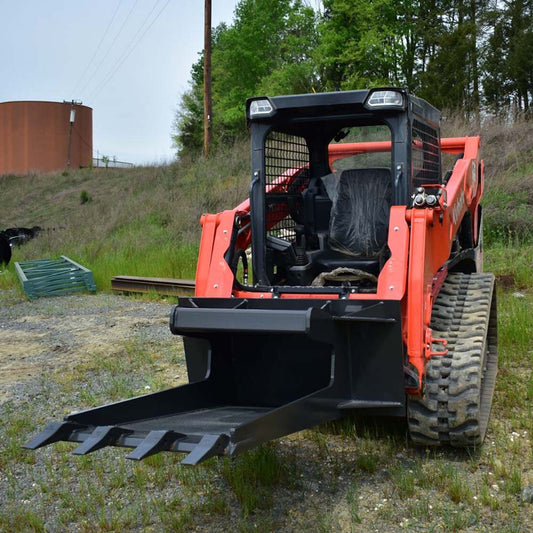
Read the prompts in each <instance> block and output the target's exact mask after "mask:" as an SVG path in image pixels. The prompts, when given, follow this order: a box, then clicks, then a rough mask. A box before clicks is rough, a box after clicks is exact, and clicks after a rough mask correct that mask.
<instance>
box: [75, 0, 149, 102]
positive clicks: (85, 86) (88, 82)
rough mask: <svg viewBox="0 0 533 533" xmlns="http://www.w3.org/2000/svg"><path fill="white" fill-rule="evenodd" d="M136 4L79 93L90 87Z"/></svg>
mask: <svg viewBox="0 0 533 533" xmlns="http://www.w3.org/2000/svg"><path fill="white" fill-rule="evenodd" d="M158 1H159V0H158ZM138 3H139V0H135V2H134V3H133V5H132V6H131V8H130V10H129V11H128V14H127V15H126V18H125V19H124V20H123V21H122V24H121V26H120V28H119V30H118V31H117V33H116V34H115V37H114V38H113V40H112V41H111V44H110V45H109V46H108V47H107V51H106V52H105V54H104V56H103V57H102V59H101V60H100V62H99V63H98V65H97V67H96V68H95V69H94V71H93V73H92V76H91V77H90V78H89V79H88V80H87V82H86V83H85V85H84V86H83V87H82V88H81V90H80V92H83V91H84V90H85V89H86V88H87V87H88V86H89V85H90V83H91V82H92V81H93V79H94V77H95V76H96V74H97V73H98V71H99V70H100V67H101V66H102V65H103V63H104V61H105V60H106V59H107V56H108V55H109V53H110V52H111V50H112V49H113V47H114V45H115V43H116V42H117V39H118V38H119V36H120V34H121V33H122V30H123V29H124V27H125V26H126V23H127V22H128V20H129V18H130V16H131V14H132V13H133V10H134V9H135V7H136V6H137V4H138Z"/></svg>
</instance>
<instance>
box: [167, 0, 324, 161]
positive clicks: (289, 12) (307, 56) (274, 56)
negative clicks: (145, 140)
mask: <svg viewBox="0 0 533 533" xmlns="http://www.w3.org/2000/svg"><path fill="white" fill-rule="evenodd" d="M315 28H316V21H315V13H314V11H313V10H312V9H311V8H309V7H307V6H306V5H305V4H304V3H303V2H302V0H241V1H240V2H239V3H238V4H237V7H236V9H235V20H234V22H233V24H232V25H231V26H225V25H221V26H219V27H218V28H216V30H215V32H214V34H213V43H212V94H213V126H212V127H213V133H214V142H215V144H216V142H217V141H218V142H219V143H220V142H225V141H227V140H231V139H233V138H235V137H236V136H239V135H241V134H243V133H244V132H245V121H244V110H245V101H246V99H247V98H249V97H251V96H254V95H257V94H260V93H264V92H268V93H271V94H272V93H277V94H283V93H284V94H287V93H296V92H306V91H311V90H312V89H313V87H314V85H315V77H314V76H313V72H314V69H313V67H312V64H311V51H312V48H313V47H314V43H315V41H316V37H315ZM199 66H201V60H200V61H199V62H198V63H196V64H195V65H194V66H193V69H192V72H191V74H192V80H191V88H190V90H189V91H187V93H185V94H184V95H183V97H182V99H181V102H180V106H179V110H178V114H177V118H176V121H175V126H174V127H175V129H176V132H177V133H176V135H175V137H174V139H175V143H176V145H177V146H178V148H179V149H180V150H191V151H197V150H198V148H199V145H198V132H199V131H200V129H199V128H200V127H201V124H200V125H199V124H198V122H199V121H200V120H201V115H200V114H199V110H201V109H202V105H203V95H202V92H201V87H202V84H203V73H202V74H201V73H200V72H199Z"/></svg>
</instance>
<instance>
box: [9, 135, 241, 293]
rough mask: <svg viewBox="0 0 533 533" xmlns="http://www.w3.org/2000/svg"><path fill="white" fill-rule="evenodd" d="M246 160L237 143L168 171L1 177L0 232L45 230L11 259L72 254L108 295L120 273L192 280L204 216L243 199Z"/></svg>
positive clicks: (143, 169) (85, 171) (86, 171)
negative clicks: (206, 159) (205, 157)
mask: <svg viewBox="0 0 533 533" xmlns="http://www.w3.org/2000/svg"><path fill="white" fill-rule="evenodd" d="M248 160H249V150H248V147H247V146H246V145H238V146H234V147H230V148H227V149H226V150H224V151H222V152H220V153H218V154H217V155H216V157H213V158H212V159H210V160H209V161H205V160H204V159H203V158H202V159H199V160H197V161H182V162H180V163H179V164H174V165H171V166H165V167H156V166H154V167H139V168H133V169H102V168H95V169H82V170H75V171H71V172H63V173H50V174H43V175H31V176H24V177H17V176H9V177H3V178H0V181H1V184H2V188H1V191H2V192H1V202H2V209H1V213H0V229H3V228H7V227H32V226H40V227H41V228H43V230H44V231H43V232H42V233H41V234H40V235H39V237H38V238H37V239H34V240H33V241H31V242H30V243H28V244H26V245H25V246H23V247H20V248H17V249H15V250H14V253H13V260H12V261H22V260H28V259H39V258H48V257H58V256H59V255H67V256H68V257H71V258H72V259H75V260H76V261H78V262H80V263H81V264H83V265H84V266H87V267H88V268H90V269H91V270H93V272H94V275H95V281H96V283H97V285H98V287H99V288H102V289H105V288H108V287H109V284H110V282H109V280H110V278H111V277H112V276H114V275H117V274H123V275H143V276H160V277H173V278H194V274H195V262H196V254H197V249H198V242H199V239H200V230H201V228H200V223H199V220H200V216H201V215H202V213H205V212H218V211H219V210H222V209H225V208H229V207H232V206H233V205H237V204H238V203H239V202H240V201H242V199H243V198H244V197H245V196H246V194H247V189H248V179H249V177H248V176H249V172H248V164H249V163H248ZM10 268H11V269H12V267H10Z"/></svg>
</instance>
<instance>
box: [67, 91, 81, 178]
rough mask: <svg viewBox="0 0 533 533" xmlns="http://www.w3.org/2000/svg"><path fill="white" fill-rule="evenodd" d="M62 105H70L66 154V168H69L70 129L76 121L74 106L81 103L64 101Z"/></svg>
mask: <svg viewBox="0 0 533 533" xmlns="http://www.w3.org/2000/svg"><path fill="white" fill-rule="evenodd" d="M63 103H64V104H69V103H70V115H69V122H70V128H69V131H68V154H67V168H70V152H71V147H72V128H73V127H74V121H75V120H76V108H75V106H77V105H81V102H76V101H75V100H72V101H71V102H67V101H66V100H63Z"/></svg>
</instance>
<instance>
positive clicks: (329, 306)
mask: <svg viewBox="0 0 533 533" xmlns="http://www.w3.org/2000/svg"><path fill="white" fill-rule="evenodd" d="M246 114H247V121H248V125H249V128H250V132H251V163H252V170H251V185H250V197H249V199H248V200H246V201H244V202H243V203H242V204H240V205H239V206H237V207H236V208H235V209H232V210H228V211H223V212H222V213H218V214H206V215H204V216H203V217H202V218H201V224H202V226H203V229H202V237H201V242H200V251H199V258H198V266H197V274H196V293H195V296H194V297H183V298H180V299H179V303H178V305H176V306H174V308H173V309H172V311H171V315H170V329H171V331H172V333H174V334H176V335H180V336H182V337H183V342H184V346H185V354H186V362H187V370H188V376H189V384H187V385H184V386H180V387H176V388H171V389H168V390H163V391H160V392H156V393H154V394H149V395H146V396H140V397H137V398H133V399H129V400H126V401H121V402H117V403H112V404H109V405H105V406H102V407H98V408H94V409H89V410H86V411H81V412H75V413H72V414H70V415H68V416H66V417H65V419H64V421H62V422H53V423H51V424H49V425H48V426H47V427H46V428H45V429H44V430H43V431H42V432H41V433H40V434H39V435H37V436H36V437H35V438H33V439H32V440H31V441H30V442H29V443H28V444H26V447H27V448H31V449H35V448H38V447H40V446H43V445H46V444H49V443H52V442H55V441H60V440H64V441H73V442H78V443H81V444H80V445H79V446H78V447H77V448H76V449H75V450H74V452H73V453H75V454H86V453H89V452H92V451H95V450H97V449H99V448H102V447H104V446H125V447H130V448H133V450H132V451H131V452H130V453H129V455H128V456H127V457H128V458H130V459H137V460H139V459H142V458H144V457H147V456H149V455H151V454H154V453H157V452H160V451H174V452H185V453H187V456H186V457H185V458H184V459H183V463H184V464H196V463H199V462H200V461H203V460H205V459H207V458H209V457H211V456H214V455H219V456H220V455H225V456H234V455H236V454H238V453H241V452H243V451H244V450H248V449H250V448H252V447H254V446H257V445H258V444H259V443H262V442H265V441H268V440H270V439H274V438H277V437H280V436H283V435H287V434H290V433H293V432H296V431H299V430H302V429H304V428H309V427H311V426H314V425H316V424H320V423H323V422H326V421H329V420H333V419H337V418H339V417H342V416H344V415H346V414H347V413H350V412H353V411H359V412H361V411H362V412H364V413H366V414H369V415H371V416H374V415H375V416H379V415H387V416H389V415H392V416H400V417H405V418H406V420H407V423H408V426H409V431H410V435H411V438H412V440H413V442H414V443H416V444H420V445H451V446H457V447H470V446H475V445H479V444H480V443H481V442H482V441H483V439H484V436H485V432H486V429H487V422H488V418H489V413H490V407H491V402H492V395H493V390H494V384H495V376H496V369H497V351H496V350H497V342H496V296H495V290H494V277H493V276H492V275H490V274H483V273H482V211H481V206H480V199H481V196H482V193H483V162H482V161H481V159H480V155H479V147H480V139H479V138H478V137H464V138H443V139H441V138H440V133H439V121H440V115H439V112H438V111H437V110H436V109H435V108H434V107H432V106H431V105H430V104H428V103H427V102H425V101H424V100H422V99H420V98H417V97H415V96H413V95H410V94H409V93H408V92H407V91H406V90H403V89H397V88H383V89H372V90H358V91H347V92H333V93H323V94H305V95H295V96H280V97H275V98H267V97H263V98H251V99H249V100H248V101H247V105H246ZM445 165H446V166H445ZM443 167H444V168H449V170H447V171H445V170H444V168H443ZM250 258H251V265H249V262H250ZM250 266H251V271H250V273H249V267H250Z"/></svg>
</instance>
